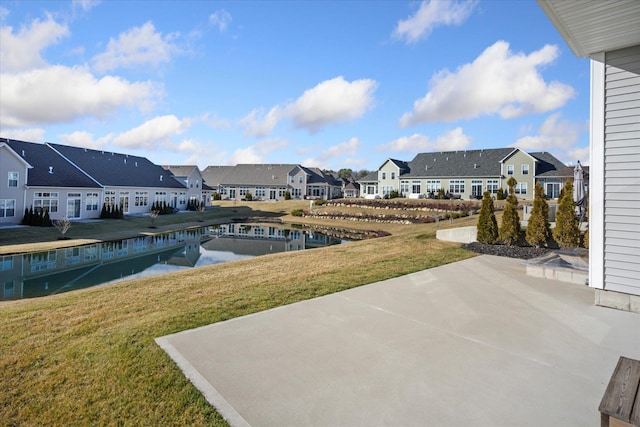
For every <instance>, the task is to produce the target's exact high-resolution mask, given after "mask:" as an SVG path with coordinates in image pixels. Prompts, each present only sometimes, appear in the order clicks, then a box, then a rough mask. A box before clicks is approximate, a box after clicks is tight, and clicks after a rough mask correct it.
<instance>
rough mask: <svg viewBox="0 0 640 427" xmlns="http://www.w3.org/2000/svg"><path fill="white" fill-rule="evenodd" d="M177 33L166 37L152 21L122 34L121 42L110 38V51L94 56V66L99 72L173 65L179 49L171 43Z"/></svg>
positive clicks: (108, 46) (108, 48)
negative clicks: (165, 63) (173, 59)
mask: <svg viewBox="0 0 640 427" xmlns="http://www.w3.org/2000/svg"><path fill="white" fill-rule="evenodd" d="M174 37H175V34H169V35H168V36H166V37H164V38H163V37H162V34H161V33H159V32H156V29H155V27H154V26H153V24H152V23H151V22H147V23H146V24H144V25H143V26H141V27H134V28H132V29H130V30H129V31H126V32H123V33H120V35H119V36H118V39H113V38H112V39H110V40H109V44H108V45H107V50H106V51H105V52H103V53H101V54H98V55H96V56H94V57H93V67H94V68H95V69H96V70H97V71H98V72H106V71H111V70H114V69H117V68H136V67H142V66H152V67H157V66H158V65H160V64H161V63H164V62H169V61H170V60H171V56H172V54H173V53H175V52H178V51H179V49H178V47H177V46H176V45H175V44H172V43H171V42H170V40H171V39H172V38H174Z"/></svg>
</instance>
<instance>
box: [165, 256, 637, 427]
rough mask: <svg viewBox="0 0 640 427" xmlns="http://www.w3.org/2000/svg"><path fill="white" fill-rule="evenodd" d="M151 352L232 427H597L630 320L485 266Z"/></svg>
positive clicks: (633, 344)
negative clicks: (171, 364) (165, 359)
mask: <svg viewBox="0 0 640 427" xmlns="http://www.w3.org/2000/svg"><path fill="white" fill-rule="evenodd" d="M345 280H348V278H345ZM157 342H158V344H159V345H160V346H161V347H162V348H163V349H165V350H166V351H167V353H168V354H169V355H170V357H171V358H172V359H173V360H174V361H175V362H176V363H177V364H178V365H179V366H180V368H181V369H182V370H183V372H184V373H185V375H186V376H187V377H188V378H189V379H190V380H191V381H192V382H193V383H194V384H195V385H196V387H198V388H199V389H200V390H201V391H202V393H203V394H204V396H205V397H206V398H207V399H208V400H209V402H211V403H212V404H213V405H214V406H215V407H216V408H217V409H218V411H219V412H220V413H221V414H222V415H223V416H224V417H225V418H226V419H227V420H228V421H229V422H230V423H231V424H232V425H234V426H241V425H252V426H311V425H315V426H376V425H380V426H381V425H393V426H400V425H401V426H424V425H432V426H462V425H474V426H503V425H504V426H506V425H508V426H547V425H549V426H551V425H556V426H560V425H561V426H599V425H600V416H599V413H598V405H599V403H600V399H601V398H602V395H603V394H604V391H605V389H606V386H607V384H608V382H609V378H610V376H611V374H612V372H613V369H614V367H615V365H616V363H617V361H618V358H619V356H626V357H629V358H633V359H639V358H640V315H638V314H635V313H629V312H623V311H617V310H613V309H608V308H602V307H597V306H595V305H594V290H593V289H590V288H588V287H587V286H584V285H576V284H571V283H566V282H560V281H556V280H549V279H544V278H539V277H533V276H530V275H527V274H526V263H525V262H524V261H521V260H515V259H509V258H501V257H494V256H488V255H483V256H478V257H475V258H472V259H469V260H466V261H461V262H458V263H453V264H449V265H445V266H442V267H438V268H434V269H430V270H425V271H421V272H418V273H414V274H411V275H407V276H403V277H399V278H396V279H392V280H387V281H384V282H379V283H375V284H372V285H368V286H363V287H360V288H355V289H351V290H348V291H344V292H340V293H336V294H332V295H328V296H325V297H321V298H316V299H313V300H309V301H305V302H300V303H296V304H292V305H289V306H284V307H280V308H277V309H273V310H269V311H265V312H261V313H257V314H254V315H250V316H246V317H242V318H237V319H233V320H230V321H227V322H222V323H217V324H214V325H210V326H206V327H202V328H199V329H195V330H190V331H185V332H181V333H178V334H174V335H170V336H166V337H162V338H158V339H157Z"/></svg>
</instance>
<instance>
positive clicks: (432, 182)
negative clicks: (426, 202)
mask: <svg viewBox="0 0 640 427" xmlns="http://www.w3.org/2000/svg"><path fill="white" fill-rule="evenodd" d="M440 188H442V186H441V185H440V180H439V179H428V180H427V193H437V192H438V191H440Z"/></svg>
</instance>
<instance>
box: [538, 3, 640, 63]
mask: <svg viewBox="0 0 640 427" xmlns="http://www.w3.org/2000/svg"><path fill="white" fill-rule="evenodd" d="M538 4H539V5H540V7H541V8H542V10H544V12H545V13H546V14H547V16H548V17H549V19H550V20H551V22H553V25H555V27H556V28H557V30H558V31H559V32H560V34H561V35H562V37H563V38H564V39H565V41H566V42H567V44H568V45H569V47H570V48H571V50H572V51H573V53H574V54H575V55H576V56H578V57H589V56H591V55H592V54H594V53H598V52H607V51H612V50H616V49H622V48H625V47H630V46H636V45H640V1H638V0H607V1H584V0H538Z"/></svg>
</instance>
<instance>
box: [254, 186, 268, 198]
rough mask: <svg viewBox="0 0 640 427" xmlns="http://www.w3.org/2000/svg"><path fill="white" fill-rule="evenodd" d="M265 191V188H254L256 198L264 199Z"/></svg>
mask: <svg viewBox="0 0 640 427" xmlns="http://www.w3.org/2000/svg"><path fill="white" fill-rule="evenodd" d="M266 195H267V190H266V188H265V187H256V197H266Z"/></svg>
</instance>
